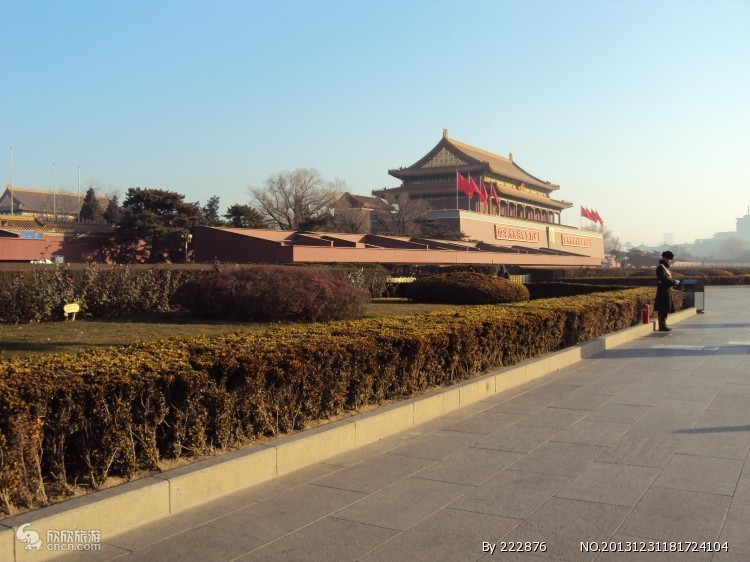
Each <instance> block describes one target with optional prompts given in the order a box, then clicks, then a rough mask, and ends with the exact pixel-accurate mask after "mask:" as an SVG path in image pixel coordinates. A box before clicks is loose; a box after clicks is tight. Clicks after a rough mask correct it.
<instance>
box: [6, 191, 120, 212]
mask: <svg viewBox="0 0 750 562" xmlns="http://www.w3.org/2000/svg"><path fill="white" fill-rule="evenodd" d="M11 191H12V193H11ZM85 197H86V194H85V193H82V194H80V195H79V194H77V193H62V192H59V191H45V190H40V189H26V188H22V187H14V188H13V189H12V190H11V188H10V186H7V187H6V189H5V192H4V193H3V195H2V196H1V197H0V214H3V215H11V214H12V215H22V216H29V217H35V216H39V217H46V218H51V219H54V220H75V219H76V218H77V217H78V213H79V212H80V210H81V206H82V205H83V200H84V199H85ZM11 198H12V202H11ZM96 200H97V202H98V203H99V206H100V207H101V209H102V212H104V211H105V210H106V209H107V205H108V204H109V198H108V197H106V196H103V195H97V197H96Z"/></svg>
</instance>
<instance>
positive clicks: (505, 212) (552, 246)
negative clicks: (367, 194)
mask: <svg viewBox="0 0 750 562" xmlns="http://www.w3.org/2000/svg"><path fill="white" fill-rule="evenodd" d="M388 173H389V174H390V175H391V176H393V177H395V178H398V179H400V180H401V181H402V183H401V185H400V186H399V187H396V188H390V189H381V190H375V191H373V192H372V195H373V196H374V197H372V198H368V201H367V202H364V201H361V200H356V201H354V202H352V200H351V197H354V198H355V199H356V198H358V197H360V196H351V194H347V196H345V197H342V198H341V199H340V200H339V204H340V207H341V208H344V207H346V205H350V209H351V211H349V212H352V213H354V212H359V213H363V212H365V209H366V212H367V213H368V214H369V216H370V218H371V222H370V228H369V230H362V231H360V232H382V231H383V230H384V229H385V230H387V228H385V226H387V221H383V220H378V219H379V218H380V219H382V218H384V214H385V213H390V214H393V213H392V212H391V211H389V210H387V209H383V208H382V201H383V200H384V199H387V200H388V201H391V202H397V200H398V197H399V196H401V195H402V194H406V195H408V196H409V197H410V198H411V199H414V200H421V201H424V202H426V203H427V206H428V213H427V215H426V217H425V218H426V219H428V220H430V221H433V222H435V223H441V225H442V226H443V227H445V228H444V231H445V232H446V233H451V234H457V233H463V234H465V235H466V236H467V237H468V239H470V240H476V241H480V242H482V243H486V244H493V245H499V246H502V247H504V248H509V249H514V250H515V249H519V250H521V251H523V250H529V251H531V250H534V251H535V250H540V251H542V252H545V251H546V252H564V253H568V254H570V255H573V256H581V257H586V258H595V259H596V260H599V261H598V263H602V260H603V259H604V241H603V239H602V235H601V234H599V233H596V232H591V231H583V230H580V229H578V228H575V227H572V226H565V225H563V224H562V221H561V213H562V211H563V210H565V209H568V208H570V207H572V206H573V204H572V203H569V202H566V201H561V200H557V199H553V198H552V196H551V194H552V193H553V192H555V191H557V190H558V189H559V188H560V186H558V185H555V184H552V183H550V182H548V181H544V180H541V179H539V178H537V177H536V176H533V175H531V174H530V173H528V172H527V171H526V170H524V169H523V168H521V167H520V166H519V165H518V164H517V163H516V162H515V161H514V160H513V156H512V155H509V156H508V158H505V157H504V156H499V155H497V154H492V153H491V152H487V151H486V150H482V149H480V148H476V147H473V146H470V145H468V144H464V143H462V142H459V141H457V140H454V139H451V138H449V137H448V132H447V131H443V137H442V138H441V139H440V141H439V142H438V143H437V145H435V146H434V147H433V148H432V149H431V150H430V151H429V152H428V153H427V154H426V155H425V156H423V157H422V158H420V159H419V160H418V161H417V162H415V163H414V164H412V165H411V166H408V167H405V168H404V167H401V168H397V169H392V170H388ZM457 174H461V177H463V178H469V177H471V179H472V180H473V181H474V182H475V183H476V184H478V185H479V186H481V185H484V188H485V190H486V191H487V201H486V202H483V201H480V199H479V198H478V197H476V196H475V197H471V198H469V197H468V196H467V195H465V194H464V193H463V192H461V191H459V190H458V182H457V178H458V176H457ZM360 199H361V197H360ZM374 200H377V201H378V203H377V204H375V203H374V202H373V201H374ZM368 203H369V204H370V206H369V207H368V206H367V205H368ZM341 212H342V210H341V209H337V210H336V211H335V213H341Z"/></svg>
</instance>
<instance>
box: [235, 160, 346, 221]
mask: <svg viewBox="0 0 750 562" xmlns="http://www.w3.org/2000/svg"><path fill="white" fill-rule="evenodd" d="M345 186H346V183H345V182H344V181H343V180H340V179H335V180H333V181H326V180H324V179H323V178H322V177H321V175H320V172H318V171H317V170H315V169H313V168H298V169H296V170H294V171H291V172H281V173H278V174H276V175H273V176H271V177H269V178H268V179H267V180H266V181H265V183H264V188H263V189H259V188H254V189H250V195H251V196H252V199H253V200H252V203H253V205H254V206H255V207H256V208H257V209H258V211H259V212H260V213H261V215H263V216H264V217H265V218H267V219H268V221H269V223H270V224H272V225H273V226H275V227H277V228H280V229H283V230H298V229H300V228H305V226H306V225H312V224H324V223H326V222H328V220H329V217H330V216H331V207H332V206H333V203H334V202H335V201H336V200H337V199H338V198H339V197H340V196H341V193H342V192H343V190H344V188H345Z"/></svg>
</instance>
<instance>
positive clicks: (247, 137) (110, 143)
mask: <svg viewBox="0 0 750 562" xmlns="http://www.w3.org/2000/svg"><path fill="white" fill-rule="evenodd" d="M0 65H2V66H1V68H0V147H3V150H4V151H5V155H4V157H3V158H2V159H0V176H2V179H3V183H9V182H10V150H9V148H10V147H11V146H12V147H13V179H14V184H15V185H16V186H19V187H31V188H40V189H47V188H50V187H51V186H52V163H53V162H55V166H56V175H57V185H58V186H67V187H69V188H75V186H76V181H77V180H76V177H77V176H76V167H77V166H78V165H80V166H81V178H82V184H85V183H86V182H87V181H88V180H90V179H94V178H96V179H98V180H100V181H101V182H102V183H103V184H104V185H105V186H112V187H114V188H115V189H117V190H119V191H120V193H121V194H124V193H125V192H126V191H127V188H128V187H136V186H140V187H156V188H162V189H170V190H174V191H178V192H180V193H184V194H185V195H186V196H187V199H188V200H190V201H201V202H202V203H203V202H205V201H206V199H207V198H208V197H210V196H211V195H219V196H220V197H221V204H222V209H224V208H226V207H227V206H228V205H230V204H232V203H236V202H247V201H248V200H249V195H248V187H249V186H252V187H258V186H261V185H262V184H263V181H264V180H265V179H266V178H267V177H268V176H269V175H271V174H273V173H276V172H279V171H283V170H291V169H294V168H299V167H313V168H317V169H318V170H319V171H320V172H321V174H322V175H323V176H324V177H326V178H330V179H333V178H334V177H339V178H342V179H344V180H345V181H346V183H347V185H348V187H349V190H350V191H352V192H353V193H359V194H367V195H369V194H370V192H371V191H372V189H375V188H382V187H385V186H389V187H390V186H396V185H398V183H399V182H398V180H396V179H395V178H392V177H390V176H389V175H388V173H387V170H388V169H389V168H396V167H399V166H408V165H411V164H412V163H414V162H415V161H416V160H418V159H419V158H421V157H422V156H424V154H425V153H426V152H427V151H428V150H430V149H431V148H432V147H433V146H434V145H435V144H436V143H437V142H438V141H439V140H440V137H441V135H442V130H443V129H444V128H447V129H448V130H449V135H450V136H451V137H453V138H455V139H457V140H460V141H462V142H465V143H468V144H471V145H474V146H477V147H480V148H483V149H485V150H489V151H491V152H496V153H498V154H503V155H507V153H508V152H512V153H513V156H514V160H515V161H516V162H517V163H518V164H519V165H520V166H521V167H523V168H525V169H526V170H527V171H529V172H530V173H532V174H534V175H536V176H537V177H540V178H542V179H544V180H548V181H551V182H553V183H557V184H560V186H561V188H560V190H559V191H558V192H556V194H555V196H556V197H557V198H560V199H565V200H566V201H572V202H573V203H575V207H574V208H573V209H570V210H568V211H565V212H564V213H563V223H564V224H571V225H576V226H577V225H579V206H580V205H584V206H587V207H592V208H594V209H596V210H597V211H598V212H599V214H600V215H601V216H602V217H603V218H604V220H605V223H606V226H608V227H609V228H611V229H612V230H613V231H614V232H615V234H617V235H618V236H619V237H620V238H621V239H622V240H625V241H629V242H631V243H633V244H634V245H637V244H640V243H648V244H659V243H661V242H662V241H663V240H664V233H673V235H674V240H675V242H677V243H679V242H687V241H692V240H694V239H695V238H704V237H709V236H711V235H712V234H713V233H714V232H717V231H733V230H734V229H735V224H736V223H735V220H736V218H737V217H739V216H742V215H744V214H745V213H747V212H748V211H747V207H748V204H750V166H748V162H749V161H750V102H749V100H750V0H712V1H706V2H696V1H686V0H678V1H675V2H671V1H660V0H651V1H644V2H640V1H607V2H600V1H590V2H589V1H586V2H576V1H541V0H539V1H471V0H469V1H440V0H430V1H419V0H414V1H408V0H398V1H388V0H385V1H384V0H378V1H377V2H375V1H374V0H373V1H364V0H363V1H355V0H347V1H340V2H333V1H316V0H308V1H299V2H296V1H294V2H292V1H286V2H285V1H250V0H245V1H231V2H230V1H216V0H211V1H209V0H193V1H184V0H181V1H174V2H170V1H163V0H148V1H137V0H127V1H106V2H105V1H96V2H83V1H78V0H65V1H62V0H60V1H38V0H0Z"/></svg>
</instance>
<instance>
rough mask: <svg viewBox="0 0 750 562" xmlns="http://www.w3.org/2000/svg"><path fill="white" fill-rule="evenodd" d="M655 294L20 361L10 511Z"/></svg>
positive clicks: (513, 359) (545, 340) (381, 390)
mask: <svg viewBox="0 0 750 562" xmlns="http://www.w3.org/2000/svg"><path fill="white" fill-rule="evenodd" d="M653 298H654V290H653V289H629V290H626V291H616V292H610V293H607V294H592V295H587V296H580V297H570V298H563V299H548V300H538V301H534V302H533V303H523V304H520V303H519V304H513V305H487V306H474V307H466V308H465V309H462V310H460V311H443V312H435V313H430V314H425V315H415V316H403V317H388V318H373V319H362V320H356V321H348V322H346V321H342V322H332V323H328V324H309V325H298V326H279V327H272V328H271V329H269V330H268V331H264V332H250V331H240V332H236V333H232V334H228V335H222V336H203V337H194V338H175V339H170V340H161V341H157V342H150V343H143V344H138V345H134V346H128V347H123V348H111V349H107V350H97V351H89V352H84V353H80V354H76V355H73V354H66V355H53V356H31V357H27V358H14V359H9V360H6V361H4V362H2V363H0V500H1V501H0V509H3V510H4V511H6V512H10V511H11V510H14V509H16V508H30V507H35V506H41V505H45V504H46V503H47V502H48V500H49V498H50V497H52V496H59V495H63V496H64V495H65V494H66V493H68V492H69V491H70V490H71V485H72V483H74V482H76V483H78V484H79V485H80V484H84V485H86V486H90V487H91V488H94V489H96V488H99V487H101V486H102V485H103V483H104V482H105V480H106V479H107V477H109V476H115V475H116V476H119V477H124V478H131V477H133V476H135V475H136V474H137V472H138V471H139V470H143V469H146V470H150V469H157V470H158V469H159V466H160V461H161V460H162V459H164V458H176V457H181V456H195V455H200V454H203V453H208V452H210V451H213V450H215V449H229V448H233V447H236V446H238V445H240V444H243V443H247V442H249V441H250V440H252V439H253V438H256V437H259V436H274V435H278V434H279V433H282V432H287V431H292V430H298V429H302V428H304V427H305V425H306V423H307V422H309V421H311V420H317V419H323V418H327V417H329V416H331V415H334V414H337V413H340V412H342V411H345V410H353V409H356V408H359V407H361V406H363V405H366V404H377V403H380V402H381V401H383V400H386V399H398V398H402V397H406V396H410V395H412V394H414V393H417V392H420V391H424V390H426V389H429V388H432V387H436V386H442V385H449V384H452V383H455V382H457V381H460V380H463V379H468V378H471V377H474V376H476V375H478V374H480V373H482V372H484V371H486V370H487V369H492V368H496V367H500V366H506V365H512V364H515V363H517V362H519V361H522V360H524V359H527V358H530V357H534V356H538V355H541V354H544V353H548V352H551V351H554V350H557V349H561V348H564V347H566V346H570V345H573V344H576V343H579V342H582V341H586V340H589V339H591V338H595V337H598V336H601V335H603V334H605V333H608V332H611V331H614V330H619V329H622V328H626V327H628V326H631V325H634V324H636V323H638V322H639V321H640V311H641V306H642V305H643V304H644V303H652V302H653ZM679 300H680V299H679V298H678V301H679Z"/></svg>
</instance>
